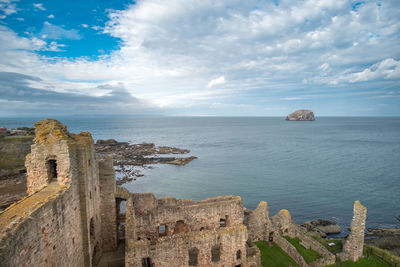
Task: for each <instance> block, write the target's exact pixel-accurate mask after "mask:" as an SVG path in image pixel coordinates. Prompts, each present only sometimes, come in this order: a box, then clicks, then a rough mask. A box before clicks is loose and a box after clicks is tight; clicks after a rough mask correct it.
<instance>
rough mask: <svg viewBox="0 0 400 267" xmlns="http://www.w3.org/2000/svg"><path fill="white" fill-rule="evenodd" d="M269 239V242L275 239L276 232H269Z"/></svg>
mask: <svg viewBox="0 0 400 267" xmlns="http://www.w3.org/2000/svg"><path fill="white" fill-rule="evenodd" d="M268 240H269V242H272V241H274V232H270V233H269V237H268Z"/></svg>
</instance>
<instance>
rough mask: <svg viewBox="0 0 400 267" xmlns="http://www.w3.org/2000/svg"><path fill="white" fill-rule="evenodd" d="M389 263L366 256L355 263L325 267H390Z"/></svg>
mask: <svg viewBox="0 0 400 267" xmlns="http://www.w3.org/2000/svg"><path fill="white" fill-rule="evenodd" d="M390 266H392V265H390V264H389V263H387V262H386V261H384V260H382V259H380V258H378V257H377V256H374V255H369V256H366V257H365V258H362V259H359V260H358V261H357V262H352V261H344V262H337V263H335V264H332V265H328V266H326V267H390Z"/></svg>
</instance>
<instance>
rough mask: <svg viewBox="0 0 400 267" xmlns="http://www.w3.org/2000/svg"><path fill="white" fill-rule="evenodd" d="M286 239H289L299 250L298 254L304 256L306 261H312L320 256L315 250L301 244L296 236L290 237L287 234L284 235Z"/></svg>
mask: <svg viewBox="0 0 400 267" xmlns="http://www.w3.org/2000/svg"><path fill="white" fill-rule="evenodd" d="M285 238H286V240H287V241H289V242H290V243H291V244H292V245H293V246H294V247H295V248H296V250H297V252H299V254H300V255H301V256H302V257H303V258H304V260H305V261H306V262H307V263H310V262H313V261H315V260H318V259H319V258H321V255H319V254H318V253H317V252H315V251H314V250H312V249H306V248H305V247H303V246H302V245H300V242H301V240H300V239H299V238H298V237H295V238H291V237H289V236H285Z"/></svg>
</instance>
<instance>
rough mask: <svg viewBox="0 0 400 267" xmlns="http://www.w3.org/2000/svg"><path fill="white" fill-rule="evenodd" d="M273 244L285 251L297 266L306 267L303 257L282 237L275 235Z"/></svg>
mask: <svg viewBox="0 0 400 267" xmlns="http://www.w3.org/2000/svg"><path fill="white" fill-rule="evenodd" d="M274 242H275V243H276V244H277V245H278V246H279V247H280V248H281V249H282V250H283V251H285V252H286V253H287V254H288V255H289V256H290V257H291V258H292V259H293V260H294V261H295V262H296V263H297V264H298V265H300V266H302V267H306V266H308V264H307V263H306V261H305V260H304V259H303V257H302V256H301V255H300V254H299V252H297V249H296V248H295V247H294V246H293V245H292V244H290V242H289V241H287V240H286V239H285V238H284V237H282V236H280V235H276V236H275V237H274Z"/></svg>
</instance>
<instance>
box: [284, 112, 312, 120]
mask: <svg viewBox="0 0 400 267" xmlns="http://www.w3.org/2000/svg"><path fill="white" fill-rule="evenodd" d="M286 120H287V121H314V120H315V118H314V113H313V112H312V111H311V110H305V109H300V110H297V111H295V112H293V113H290V114H289V115H287V117H286Z"/></svg>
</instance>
